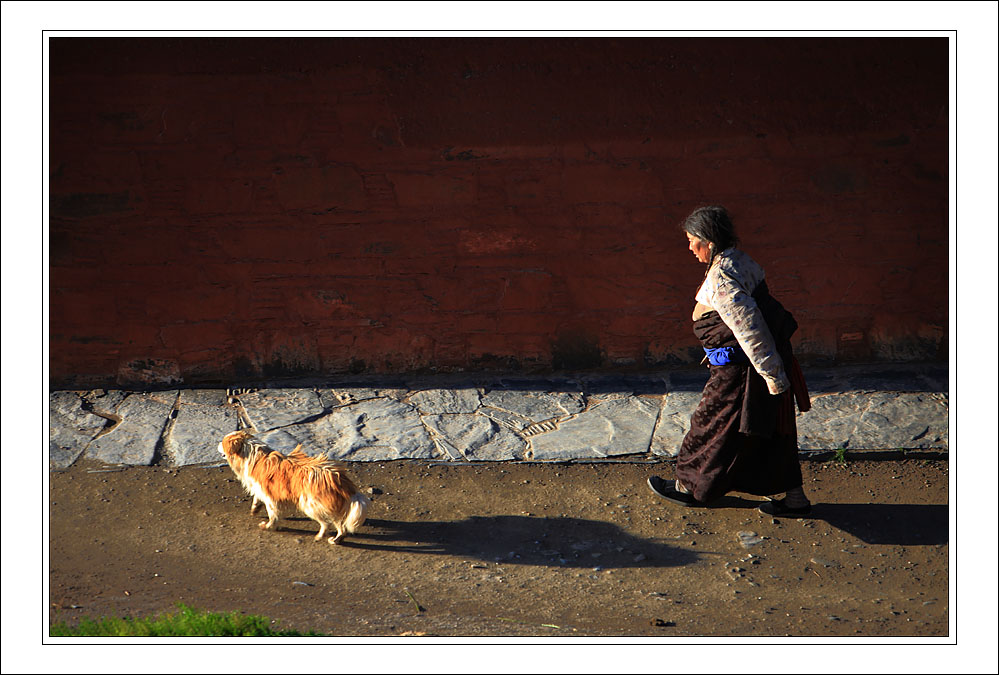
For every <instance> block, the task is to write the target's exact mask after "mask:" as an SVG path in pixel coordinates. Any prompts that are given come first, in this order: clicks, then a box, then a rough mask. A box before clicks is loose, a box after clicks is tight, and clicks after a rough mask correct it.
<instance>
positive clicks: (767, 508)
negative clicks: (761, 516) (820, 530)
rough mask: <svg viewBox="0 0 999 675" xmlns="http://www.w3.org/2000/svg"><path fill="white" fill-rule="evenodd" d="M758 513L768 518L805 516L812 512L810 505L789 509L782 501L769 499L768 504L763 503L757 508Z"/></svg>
mask: <svg viewBox="0 0 999 675" xmlns="http://www.w3.org/2000/svg"><path fill="white" fill-rule="evenodd" d="M759 511H760V513H765V514H767V515H768V516H774V517H776V516H807V515H808V514H809V513H811V512H812V505H811V504H806V505H805V506H798V507H794V508H792V507H790V506H788V505H787V504H786V503H785V502H784V500H783V499H771V500H770V501H769V502H763V503H762V504H760V507H759Z"/></svg>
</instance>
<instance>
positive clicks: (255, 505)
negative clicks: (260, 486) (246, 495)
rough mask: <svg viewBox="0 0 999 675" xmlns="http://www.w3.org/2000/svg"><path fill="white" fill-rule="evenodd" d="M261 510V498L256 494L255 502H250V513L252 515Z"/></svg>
mask: <svg viewBox="0 0 999 675" xmlns="http://www.w3.org/2000/svg"><path fill="white" fill-rule="evenodd" d="M259 510H260V500H259V499H257V497H256V495H254V497H253V502H252V503H251V504H250V515H251V516H252V515H253V514H255V513H256V512H257V511H259Z"/></svg>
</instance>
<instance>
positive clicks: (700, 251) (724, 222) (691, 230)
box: [683, 206, 739, 263]
mask: <svg viewBox="0 0 999 675" xmlns="http://www.w3.org/2000/svg"><path fill="white" fill-rule="evenodd" d="M683 230H684V232H686V233H687V239H688V241H689V242H690V250H691V251H692V252H693V253H694V255H695V256H697V259H698V260H700V261H701V262H703V263H709V262H711V260H712V259H713V258H714V257H715V254H716V253H718V252H720V251H724V250H725V249H727V248H729V247H732V246H736V245H737V244H738V243H739V239H738V237H736V236H735V227H734V226H733V225H732V220H731V219H730V218H729V217H728V211H726V210H725V209H724V207H721V206H704V207H701V208H699V209H697V210H696V211H694V212H693V213H691V214H690V215H689V216H687V219H686V220H685V221H683Z"/></svg>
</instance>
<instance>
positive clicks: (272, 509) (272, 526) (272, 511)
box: [260, 501, 280, 530]
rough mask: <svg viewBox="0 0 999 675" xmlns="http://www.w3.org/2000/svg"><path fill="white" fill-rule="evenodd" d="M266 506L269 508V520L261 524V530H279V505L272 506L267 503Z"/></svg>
mask: <svg viewBox="0 0 999 675" xmlns="http://www.w3.org/2000/svg"><path fill="white" fill-rule="evenodd" d="M264 506H266V507H267V518H268V519H267V520H264V521H261V523H260V529H261V530H277V529H278V526H277V520H278V517H279V516H280V514H279V513H278V509H277V505H276V504H271V503H270V502H267V501H265V502H264Z"/></svg>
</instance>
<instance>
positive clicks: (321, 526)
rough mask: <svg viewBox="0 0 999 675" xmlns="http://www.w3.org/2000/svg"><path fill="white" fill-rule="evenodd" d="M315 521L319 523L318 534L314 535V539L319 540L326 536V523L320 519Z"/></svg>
mask: <svg viewBox="0 0 999 675" xmlns="http://www.w3.org/2000/svg"><path fill="white" fill-rule="evenodd" d="M316 522H317V523H319V534H317V535H316V541H320V540H321V539H322V538H323V537H325V536H326V529H327V528H326V523H324V522H323V521H321V520H317V521H316Z"/></svg>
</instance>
